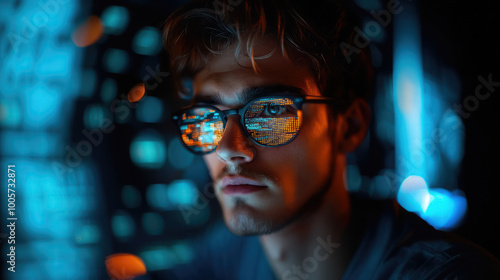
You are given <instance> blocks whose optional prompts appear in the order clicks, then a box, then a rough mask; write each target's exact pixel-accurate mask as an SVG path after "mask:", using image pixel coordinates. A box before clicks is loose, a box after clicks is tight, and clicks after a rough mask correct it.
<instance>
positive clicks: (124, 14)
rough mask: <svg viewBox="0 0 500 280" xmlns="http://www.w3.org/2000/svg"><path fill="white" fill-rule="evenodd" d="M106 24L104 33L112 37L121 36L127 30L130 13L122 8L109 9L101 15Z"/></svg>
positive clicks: (113, 7) (111, 7)
mask: <svg viewBox="0 0 500 280" xmlns="http://www.w3.org/2000/svg"><path fill="white" fill-rule="evenodd" d="M101 20H102V22H103V24H104V32H105V33H108V34H112V35H120V34H121V33H123V31H124V30H125V29H126V28H127V25H128V22H129V12H128V10H127V8H125V7H121V6H110V7H107V8H106V9H105V10H104V11H103V12H102V14H101Z"/></svg>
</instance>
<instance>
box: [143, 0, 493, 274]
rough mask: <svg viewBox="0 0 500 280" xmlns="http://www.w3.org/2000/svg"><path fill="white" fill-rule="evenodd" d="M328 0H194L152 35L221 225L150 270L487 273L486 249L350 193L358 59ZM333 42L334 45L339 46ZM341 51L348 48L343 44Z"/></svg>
mask: <svg viewBox="0 0 500 280" xmlns="http://www.w3.org/2000/svg"><path fill="white" fill-rule="evenodd" d="M355 24H356V22H354V21H352V18H351V17H350V15H349V13H348V12H347V11H345V10H344V9H343V8H342V6H341V5H340V4H339V3H338V2H335V1H326V0H325V1H319V0H318V1H298V0H297V1H292V0H289V1H285V0H283V1H279V0H272V1H269V0H260V1H259V0H255V1H242V0H238V1H215V2H214V1H211V0H210V1H195V2H191V3H189V4H186V5H185V6H184V7H182V8H180V9H179V10H178V11H176V12H175V13H174V14H172V15H171V16H170V17H169V18H168V20H167V22H166V25H165V32H164V39H165V45H166V49H167V51H168V53H169V55H170V63H171V71H172V75H173V78H174V80H175V83H176V85H177V88H178V90H179V92H180V93H181V94H183V95H185V96H188V97H190V98H192V99H191V100H192V106H190V107H188V108H185V109H183V110H181V111H180V112H178V113H176V114H175V115H174V119H175V120H176V121H177V123H178V126H179V132H180V134H181V139H182V141H183V142H184V144H185V145H186V147H187V148H188V149H189V150H191V151H192V152H194V153H197V154H202V155H203V158H204V160H205V162H206V164H207V166H208V169H209V171H210V174H211V177H212V179H213V183H214V191H215V194H216V197H217V199H218V201H219V203H220V205H221V208H222V212H223V217H224V221H225V225H226V227H227V229H228V230H229V231H230V232H228V231H227V230H225V229H218V230H216V231H214V233H213V234H212V236H211V237H210V238H207V241H206V243H204V244H202V246H201V247H200V249H199V250H198V251H197V252H196V253H197V256H196V258H195V260H194V261H193V263H191V264H189V265H185V266H182V267H178V268H176V269H173V270H171V271H162V272H158V273H157V274H156V275H155V274H152V275H150V276H151V277H152V278H153V279H259V280H260V279H493V278H491V277H495V276H497V274H494V273H495V272H494V271H493V269H492V267H493V264H495V263H496V264H497V265H498V262H497V261H496V260H494V259H493V258H492V257H491V256H490V255H488V254H487V253H486V252H483V251H482V250H481V249H479V248H477V247H475V246H474V245H468V244H467V243H466V242H463V241H460V240H458V239H453V238H452V237H450V236H448V235H445V234H444V233H441V232H438V231H435V230H434V229H432V228H431V227H430V226H428V225H427V224H426V223H425V222H423V221H421V220H420V219H419V218H418V217H416V216H415V215H413V214H410V213H408V212H406V211H404V210H403V209H401V208H399V207H397V206H395V205H393V204H392V203H380V202H374V201H368V200H360V199H358V198H355V197H351V196H350V195H349V194H348V192H347V190H346V182H345V176H344V173H345V167H346V154H347V153H349V152H352V151H354V150H355V149H356V147H357V146H358V145H359V144H360V143H361V142H362V141H363V138H364V137H365V134H366V132H367V129H368V124H369V119H370V110H369V106H368V104H367V101H366V99H367V98H368V97H369V94H370V91H371V77H372V73H371V67H370V58H369V56H368V55H367V54H366V52H365V51H366V50H365V49H361V50H357V51H356V52H355V53H346V52H349V50H348V49H346V48H345V46H347V45H351V46H352V45H354V43H353V38H354V35H355V33H354V27H355ZM343 46H344V47H343ZM347 55H348V56H349V59H348V60H347V59H346V56H347Z"/></svg>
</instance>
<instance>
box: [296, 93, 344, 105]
mask: <svg viewBox="0 0 500 280" xmlns="http://www.w3.org/2000/svg"><path fill="white" fill-rule="evenodd" d="M304 102H314V103H330V102H340V103H344V100H343V99H342V98H338V97H328V96H311V95H308V96H305V97H304Z"/></svg>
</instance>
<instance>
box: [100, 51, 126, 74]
mask: <svg viewBox="0 0 500 280" xmlns="http://www.w3.org/2000/svg"><path fill="white" fill-rule="evenodd" d="M103 63H104V69H106V71H108V72H111V73H117V74H120V73H124V72H125V71H126V70H127V68H128V66H129V55H128V53H127V52H126V51H124V50H119V49H112V48H109V49H107V50H106V52H105V53H104V55H103Z"/></svg>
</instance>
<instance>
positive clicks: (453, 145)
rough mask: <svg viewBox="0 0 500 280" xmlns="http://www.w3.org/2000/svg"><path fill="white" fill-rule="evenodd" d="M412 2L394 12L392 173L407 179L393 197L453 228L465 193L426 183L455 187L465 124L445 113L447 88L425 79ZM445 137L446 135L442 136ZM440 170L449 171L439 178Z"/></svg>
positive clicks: (434, 223) (437, 223) (433, 221)
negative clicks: (401, 12)
mask: <svg viewBox="0 0 500 280" xmlns="http://www.w3.org/2000/svg"><path fill="white" fill-rule="evenodd" d="M415 7H416V4H415V3H407V4H406V5H405V11H404V14H405V15H404V17H395V23H394V65H393V68H394V74H393V96H394V118H395V119H394V123H395V136H396V137H395V158H396V173H397V175H398V176H399V177H400V178H405V180H404V181H403V182H402V183H401V185H400V187H399V190H398V193H397V201H398V202H399V203H400V204H401V206H403V207H404V208H405V209H407V210H408V211H411V212H415V213H417V214H418V215H420V217H422V218H423V219H424V220H426V221H427V222H428V223H429V224H430V225H432V226H433V227H435V228H436V229H442V230H451V229H453V228H456V227H457V226H458V225H459V222H460V221H461V220H462V218H463V216H464V215H465V212H466V209H467V202H466V200H465V197H464V196H463V195H462V194H460V193H458V192H449V191H447V190H445V189H442V188H437V187H429V186H428V184H429V183H430V184H431V186H435V185H436V184H439V183H443V182H444V183H445V184H447V185H450V186H451V187H455V186H456V182H455V181H454V180H456V179H455V178H456V175H457V168H456V167H457V165H458V162H459V161H460V160H461V158H462V154H463V140H462V139H463V128H462V126H461V123H460V120H458V117H457V116H456V114H453V113H451V114H450V110H448V111H446V112H445V105H444V104H445V103H444V102H443V98H445V97H446V96H443V92H445V94H448V93H449V91H448V90H447V87H446V86H443V87H440V86H438V85H437V84H436V83H435V82H433V81H432V79H424V73H423V64H422V51H421V39H420V22H419V19H418V13H417V9H416V8H415ZM444 76H445V77H449V76H450V75H444ZM427 108H429V109H427ZM443 115H444V117H443ZM451 123H453V124H454V126H453V128H452V126H451V125H450V124H451ZM444 137H447V138H448V139H447V140H445V141H444V140H443V138H444ZM442 155H444V156H446V157H447V158H448V160H449V161H450V162H451V163H452V167H451V168H450V167H449V166H447V165H445V164H444V162H443V161H442ZM441 174H447V175H448V176H446V177H447V178H442V177H444V176H442V175H441ZM450 174H451V175H452V176H450ZM449 178H452V179H449Z"/></svg>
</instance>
